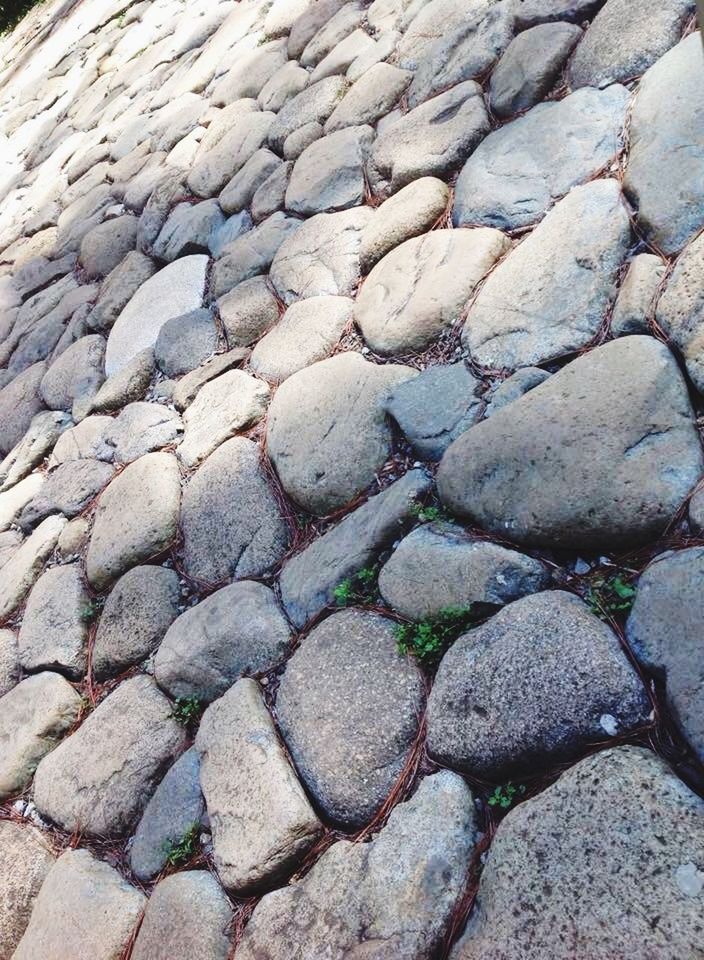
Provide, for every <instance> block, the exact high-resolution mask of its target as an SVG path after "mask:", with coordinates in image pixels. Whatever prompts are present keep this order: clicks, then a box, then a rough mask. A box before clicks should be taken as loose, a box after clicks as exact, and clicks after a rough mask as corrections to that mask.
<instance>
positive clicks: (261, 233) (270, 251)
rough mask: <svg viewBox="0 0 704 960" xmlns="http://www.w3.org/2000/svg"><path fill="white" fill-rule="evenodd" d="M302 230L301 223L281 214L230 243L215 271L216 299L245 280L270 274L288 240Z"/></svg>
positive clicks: (213, 285) (273, 214)
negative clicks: (271, 267) (269, 271)
mask: <svg viewBox="0 0 704 960" xmlns="http://www.w3.org/2000/svg"><path fill="white" fill-rule="evenodd" d="M300 228H301V221H300V220H296V219H294V218H293V217H287V216H286V215H285V214H283V213H281V212H280V211H279V212H277V213H272V215H271V216H270V217H269V218H268V219H266V220H265V221H264V222H263V223H260V224H259V225H258V226H256V227H255V228H254V229H253V230H249V231H247V233H245V234H243V235H242V236H241V237H238V238H237V239H236V240H234V241H233V242H232V243H229V244H228V245H227V246H226V247H225V248H224V250H223V251H222V254H221V256H220V258H219V259H218V260H217V261H216V263H215V267H214V268H213V276H212V289H213V293H214V294H215V296H216V297H221V296H222V295H223V294H224V293H227V292H228V291H229V290H232V288H233V287H236V286H237V285H238V284H241V283H243V282H244V281H245V280H249V279H250V278H251V277H256V276H258V275H260V274H262V273H266V272H267V270H268V269H269V267H270V266H271V265H272V261H273V260H274V259H275V257H276V255H277V252H278V251H279V250H280V249H281V247H283V246H285V244H286V240H287V239H289V238H290V237H291V236H292V235H293V234H294V233H297V232H298V230H299V229H300Z"/></svg>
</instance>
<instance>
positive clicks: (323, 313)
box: [250, 297, 354, 383]
mask: <svg viewBox="0 0 704 960" xmlns="http://www.w3.org/2000/svg"><path fill="white" fill-rule="evenodd" d="M353 307H354V303H353V301H352V300H351V299H350V298H349V297H308V299H306V300H300V301H298V302H297V303H292V304H291V306H290V307H289V308H288V310H287V311H286V312H285V313H284V315H283V316H282V317H281V319H280V320H279V322H278V323H277V324H276V326H274V327H273V328H272V329H271V330H270V331H269V332H268V333H266V334H265V335H264V336H263V337H262V339H261V340H260V341H259V343H258V344H257V345H256V347H255V348H254V350H253V351H252V356H251V358H250V367H251V369H252V370H254V372H255V373H257V374H259V376H260V377H265V378H266V379H267V380H272V381H274V382H277V383H280V382H281V381H282V380H285V379H286V378H287V377H290V376H291V374H293V373H296V371H298V370H302V369H303V368H304V367H307V366H310V364H311V363H315V362H316V361H317V360H324V359H325V357H327V356H328V355H329V354H330V353H331V351H332V349H333V347H334V346H335V345H336V344H337V343H338V341H339V340H340V337H341V336H342V334H343V331H344V330H345V328H346V327H347V326H348V325H349V324H350V323H351V322H352V311H353Z"/></svg>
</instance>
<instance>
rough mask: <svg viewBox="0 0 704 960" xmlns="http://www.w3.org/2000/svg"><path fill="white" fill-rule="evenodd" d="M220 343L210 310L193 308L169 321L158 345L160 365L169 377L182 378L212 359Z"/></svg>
mask: <svg viewBox="0 0 704 960" xmlns="http://www.w3.org/2000/svg"><path fill="white" fill-rule="evenodd" d="M217 345H218V332H217V329H216V327H215V323H214V322H213V315H212V313H211V312H210V310H204V309H201V310H192V311H191V312H190V313H184V314H182V315H181V316H180V317H172V319H171V320H167V321H166V323H165V324H164V326H163V327H162V328H161V330H160V331H159V336H158V337H157V338H156V343H155V344H154V357H155V358H156V362H157V366H158V367H159V369H160V370H161V372H162V373H164V374H165V375H166V376H167V377H181V376H183V374H184V373H190V372H191V370H194V369H195V368H196V367H199V366H200V365H201V363H203V362H204V361H205V360H207V359H208V357H210V356H211V355H212V354H213V353H214V352H215V350H216V348H217Z"/></svg>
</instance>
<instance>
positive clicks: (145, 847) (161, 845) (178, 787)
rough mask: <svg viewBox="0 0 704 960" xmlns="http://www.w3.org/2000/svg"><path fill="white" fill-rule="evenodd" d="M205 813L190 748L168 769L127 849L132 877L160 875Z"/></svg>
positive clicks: (193, 752) (195, 755)
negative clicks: (172, 854) (174, 847)
mask: <svg viewBox="0 0 704 960" xmlns="http://www.w3.org/2000/svg"><path fill="white" fill-rule="evenodd" d="M204 813H205V801H204V800H203V794H202V793H201V789H200V760H199V757H198V752H197V750H196V749H195V747H191V749H190V750H186V752H185V753H184V754H182V755H181V756H180V757H179V758H178V760H177V761H176V763H175V764H174V765H173V767H171V768H170V770H169V772H168V773H167V774H166V776H165V777H164V779H163V780H162V781H161V783H160V784H159V786H158V787H157V788H156V790H155V791H154V795H153V796H152V798H151V800H150V801H149V803H148V804H147V806H146V809H145V811H144V813H143V814H142V819H141V820H140V821H139V825H138V827H137V830H136V832H135V835H134V841H133V843H132V846H131V847H130V866H131V867H132V870H133V872H134V874H135V876H136V877H138V878H139V879H140V880H142V881H146V880H153V879H154V877H155V876H156V875H157V874H159V873H161V871H162V870H163V868H164V867H165V866H166V862H167V857H168V852H169V850H170V849H171V848H172V847H173V846H175V845H177V844H179V843H180V842H181V841H182V840H183V837H184V836H185V835H186V834H187V833H188V831H189V830H192V829H193V828H194V827H195V826H198V825H199V824H200V823H201V821H202V819H203V814H204Z"/></svg>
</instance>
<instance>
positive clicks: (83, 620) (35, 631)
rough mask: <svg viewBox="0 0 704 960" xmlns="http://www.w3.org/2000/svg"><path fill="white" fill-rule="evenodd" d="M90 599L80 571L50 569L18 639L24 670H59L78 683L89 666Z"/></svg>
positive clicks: (32, 596)
mask: <svg viewBox="0 0 704 960" xmlns="http://www.w3.org/2000/svg"><path fill="white" fill-rule="evenodd" d="M90 611H91V606H90V597H89V595H88V591H87V590H86V587H85V585H84V583H83V577H82V575H81V570H80V567H79V566H78V565H77V564H72V565H71V566H66V567H52V568H51V569H50V570H47V571H46V572H45V573H43V574H42V576H41V577H40V578H39V580H37V582H36V583H35V585H34V587H33V588H32V591H31V593H30V595H29V598H28V600H27V605H26V607H25V610H24V617H23V618H22V626H21V628H20V633H19V638H18V648H19V658H20V663H21V664H22V667H23V669H25V670H27V671H28V672H32V671H36V670H58V671H59V672H61V673H65V674H66V675H67V676H69V677H71V678H72V679H74V680H76V679H80V678H81V677H82V676H83V674H84V673H85V670H86V666H87V663H88V620H89V619H90Z"/></svg>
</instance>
